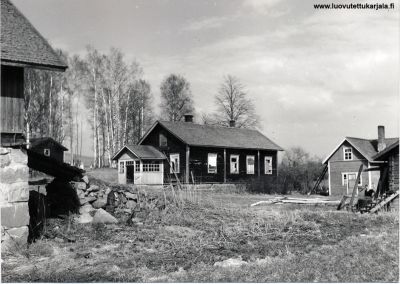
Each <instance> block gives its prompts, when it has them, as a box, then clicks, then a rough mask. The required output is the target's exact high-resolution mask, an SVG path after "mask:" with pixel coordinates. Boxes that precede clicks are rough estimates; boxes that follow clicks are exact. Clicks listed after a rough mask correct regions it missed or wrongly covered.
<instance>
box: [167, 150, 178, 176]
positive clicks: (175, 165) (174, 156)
mask: <svg viewBox="0 0 400 284" xmlns="http://www.w3.org/2000/svg"><path fill="white" fill-rule="evenodd" d="M169 160H170V163H171V167H170V173H171V174H173V173H174V172H175V173H177V174H179V168H180V167H179V166H180V161H179V154H171V155H169Z"/></svg>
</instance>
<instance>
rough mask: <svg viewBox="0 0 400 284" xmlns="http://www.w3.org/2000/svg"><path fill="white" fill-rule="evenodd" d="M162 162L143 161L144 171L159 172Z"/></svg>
mask: <svg viewBox="0 0 400 284" xmlns="http://www.w3.org/2000/svg"><path fill="white" fill-rule="evenodd" d="M159 171H160V164H159V163H156V162H145V163H143V172H159Z"/></svg>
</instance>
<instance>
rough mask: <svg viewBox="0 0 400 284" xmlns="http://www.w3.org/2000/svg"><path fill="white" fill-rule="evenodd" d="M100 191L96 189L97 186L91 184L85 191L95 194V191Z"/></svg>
mask: <svg viewBox="0 0 400 284" xmlns="http://www.w3.org/2000/svg"><path fill="white" fill-rule="evenodd" d="M99 190H100V187H98V186H97V185H94V184H92V185H91V186H90V187H89V188H88V189H87V191H88V192H92V191H93V192H96V191H99Z"/></svg>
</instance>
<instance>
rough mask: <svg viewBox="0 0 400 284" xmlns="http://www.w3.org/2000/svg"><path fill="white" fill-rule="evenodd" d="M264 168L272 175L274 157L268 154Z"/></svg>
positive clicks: (267, 173)
mask: <svg viewBox="0 0 400 284" xmlns="http://www.w3.org/2000/svg"><path fill="white" fill-rule="evenodd" d="M264 165H265V166H264V168H265V174H266V175H272V157H271V156H266V157H265V159H264Z"/></svg>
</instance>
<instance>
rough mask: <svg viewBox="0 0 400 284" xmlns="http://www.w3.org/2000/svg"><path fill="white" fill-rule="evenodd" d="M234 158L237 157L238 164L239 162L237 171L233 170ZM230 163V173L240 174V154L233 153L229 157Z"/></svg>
mask: <svg viewBox="0 0 400 284" xmlns="http://www.w3.org/2000/svg"><path fill="white" fill-rule="evenodd" d="M232 158H236V164H237V171H232V169H233V168H232V166H233V163H232ZM229 165H230V173H231V174H234V175H237V174H239V155H236V154H235V155H231V156H230V158H229Z"/></svg>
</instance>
